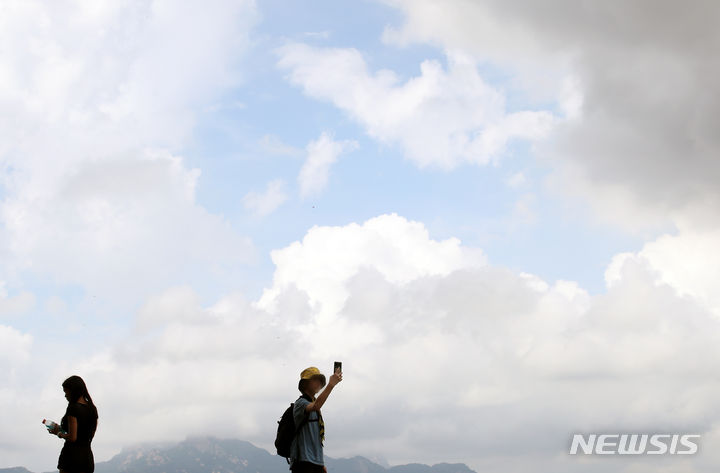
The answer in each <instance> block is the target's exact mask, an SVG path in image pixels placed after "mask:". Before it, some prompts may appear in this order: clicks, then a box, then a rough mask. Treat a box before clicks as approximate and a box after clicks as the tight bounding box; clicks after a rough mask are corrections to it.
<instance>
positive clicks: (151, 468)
mask: <svg viewBox="0 0 720 473" xmlns="http://www.w3.org/2000/svg"><path fill="white" fill-rule="evenodd" d="M325 465H326V466H327V468H328V471H329V472H331V471H334V472H342V473H476V472H475V471H473V470H471V469H470V468H469V467H468V466H467V465H465V464H464V463H436V464H434V465H425V464H422V463H408V464H404V465H395V466H390V467H385V466H383V465H380V464H378V463H376V462H373V461H372V460H369V459H368V458H366V457H363V456H360V455H356V456H354V457H350V458H332V457H328V456H325ZM237 472H241V473H286V472H289V469H288V465H287V462H286V461H285V459H283V458H282V457H279V456H278V455H275V454H274V453H271V452H268V451H267V450H265V449H263V448H260V447H256V446H255V445H253V444H252V443H250V442H248V441H246V440H240V439H220V438H216V437H207V436H206V437H190V438H187V439H185V440H183V441H181V442H178V443H157V444H155V443H153V444H140V445H135V446H132V447H127V448H123V449H122V450H121V451H120V453H118V454H117V455H115V456H114V457H112V458H111V459H109V460H107V461H104V462H97V463H96V464H95V473H237ZM0 473H33V472H31V471H29V470H28V469H27V468H24V467H20V466H19V467H12V468H0Z"/></svg>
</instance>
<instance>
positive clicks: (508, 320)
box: [0, 215, 720, 473]
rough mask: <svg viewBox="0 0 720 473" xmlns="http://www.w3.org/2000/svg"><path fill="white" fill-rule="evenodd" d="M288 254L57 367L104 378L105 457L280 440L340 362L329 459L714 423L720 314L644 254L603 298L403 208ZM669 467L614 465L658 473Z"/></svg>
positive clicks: (549, 454) (322, 232) (549, 467)
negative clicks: (304, 389) (140, 447)
mask: <svg viewBox="0 0 720 473" xmlns="http://www.w3.org/2000/svg"><path fill="white" fill-rule="evenodd" d="M666 249H667V251H675V248H674V247H670V246H668V247H666ZM272 257H273V261H274V262H275V264H276V272H275V276H274V281H273V285H272V286H271V287H269V288H268V290H267V291H266V292H265V294H264V295H263V296H262V298H261V299H260V300H259V301H257V302H255V303H253V302H251V301H246V300H245V299H244V298H243V297H241V296H240V295H237V294H230V295H228V296H226V297H223V298H221V299H220V300H219V301H217V302H216V303H213V304H207V303H203V302H201V301H200V298H199V297H198V295H197V294H196V293H195V292H194V291H193V290H192V289H190V288H188V287H177V288H172V289H169V290H167V291H164V292H162V293H159V294H157V295H156V296H154V297H152V298H150V299H149V300H148V301H147V303H146V304H145V305H144V306H143V307H142V308H141V309H140V310H139V311H138V313H137V325H136V330H135V331H134V332H133V333H131V334H128V335H127V337H126V339H124V340H120V341H119V342H118V343H115V344H113V345H111V346H108V347H106V348H105V349H104V350H102V351H101V352H99V353H96V354H95V355H91V356H87V357H85V358H84V359H82V360H75V361H72V362H55V363H52V364H50V365H48V366H46V367H45V370H46V371H47V370H49V371H52V372H53V375H52V376H53V378H52V379H55V378H58V379H60V378H61V373H67V372H79V373H83V375H84V376H85V378H86V380H87V381H88V384H89V386H90V388H91V392H92V393H93V396H94V397H95V399H96V400H97V401H98V404H99V406H100V408H101V412H102V415H103V425H106V426H108V425H109V426H112V428H106V429H103V431H102V434H101V435H98V439H97V442H96V444H94V445H95V447H96V458H97V459H98V460H100V459H104V458H107V457H108V456H109V455H110V454H112V453H114V452H116V451H117V450H118V449H119V447H120V446H122V445H125V444H126V443H127V435H126V432H127V431H129V430H132V431H133V432H135V433H136V434H135V437H134V438H133V440H134V441H144V440H153V441H159V440H178V439H181V438H183V437H185V436H186V435H189V434H213V435H219V436H234V437H240V438H245V439H248V440H250V441H252V442H255V443H256V444H259V445H261V446H263V447H265V448H268V449H270V448H271V447H272V446H271V440H272V438H273V434H274V430H273V429H274V427H275V425H276V424H275V421H276V419H277V416H278V415H279V414H280V413H281V412H282V409H284V406H285V405H286V403H287V402H289V401H291V400H292V399H293V397H294V395H295V394H294V393H295V392H296V390H295V386H296V380H297V376H298V374H299V371H300V370H302V369H303V368H304V367H306V366H307V365H311V364H312V365H317V366H320V367H321V368H322V369H323V370H324V371H328V370H329V369H330V367H331V366H332V361H333V360H334V359H340V360H342V361H343V362H344V363H343V365H344V369H345V379H344V381H343V382H342V384H341V385H340V386H339V387H338V388H337V390H336V391H335V392H333V394H332V397H331V398H330V400H329V401H328V403H327V404H326V406H325V407H324V408H323V409H324V410H323V412H324V415H325V418H326V422H327V433H328V437H327V439H328V443H327V444H326V447H327V448H326V453H327V454H328V455H331V456H344V455H355V454H365V453H368V452H369V453H370V454H375V455H382V456H384V457H386V458H387V459H388V461H390V462H391V463H393V464H395V463H400V462H408V461H421V462H428V463H433V462H438V461H451V462H454V461H462V462H467V463H469V464H470V466H471V467H473V468H474V469H476V470H477V471H494V470H498V469H501V468H502V469H503V471H508V472H510V473H512V472H523V471H528V470H529V469H530V468H537V469H538V470H541V471H558V472H575V471H598V472H600V471H605V470H606V468H607V464H606V462H603V461H601V460H606V459H599V460H595V459H592V458H590V459H586V460H587V461H584V462H582V463H581V464H579V463H578V461H577V459H575V458H572V457H570V456H568V455H566V451H567V448H568V445H567V442H568V439H569V438H570V434H571V433H573V432H576V431H578V430H579V431H587V430H588V429H590V430H592V429H599V430H603V431H604V430H608V429H620V430H628V429H644V430H651V431H652V429H660V430H667V429H672V428H676V429H681V430H687V431H692V432H699V433H701V434H703V435H705V437H703V439H704V442H711V441H712V439H713V438H715V436H717V435H718V432H717V429H716V428H715V427H714V425H715V424H717V421H718V419H720V412H718V410H717V409H716V407H715V406H716V404H717V403H716V399H717V396H718V394H720V392H719V391H718V387H717V386H716V385H715V383H714V381H713V379H712V377H709V376H708V373H713V372H716V371H717V370H718V368H720V366H718V360H720V356H719V355H720V353H719V352H718V350H720V343H718V342H720V339H719V338H720V335H718V334H720V330H719V329H720V319H718V318H717V316H716V315H715V314H713V313H712V312H711V311H710V310H708V309H707V307H706V305H705V304H704V302H703V301H702V298H696V297H695V296H694V295H692V294H686V295H681V294H678V292H677V291H676V290H675V288H673V287H672V286H669V285H667V284H665V283H664V282H663V281H662V279H659V277H658V276H659V274H660V273H659V272H658V271H656V270H655V269H653V267H652V264H650V262H651V259H648V258H641V257H639V256H636V255H631V257H629V258H627V259H626V261H625V262H624V264H623V265H622V266H621V267H620V268H619V269H618V271H616V274H615V277H614V282H613V283H612V284H611V285H610V286H609V288H608V291H607V292H606V293H605V294H601V295H598V296H590V295H589V294H588V293H587V291H585V290H584V289H583V288H582V287H580V286H579V285H578V284H577V283H575V282H573V281H562V280H559V281H554V282H546V281H543V280H541V279H540V278H538V277H537V276H534V275H531V274H527V273H519V274H518V273H515V272H513V271H510V270H508V269H505V268H502V267H498V266H494V265H490V264H488V263H487V262H486V261H485V257H484V255H483V254H482V252H481V251H480V250H478V249H474V248H468V247H465V246H463V245H462V244H461V243H460V242H459V241H458V240H456V239H448V240H444V241H437V240H433V239H432V238H430V236H429V234H428V231H427V229H426V228H425V227H424V225H423V224H421V223H419V222H412V221H408V220H407V219H404V218H402V217H399V216H396V215H384V216H379V217H376V218H374V219H370V220H368V221H366V222H364V223H362V224H349V225H346V226H341V227H314V228H312V229H310V230H309V231H308V233H307V235H306V236H305V238H303V240H302V241H298V242H294V243H292V244H290V245H289V246H287V247H285V248H282V249H280V250H277V251H275V252H273V254H272ZM656 259H657V258H656ZM658 261H659V259H658ZM653 264H654V263H653ZM693 264H696V265H699V266H696V267H697V269H698V270H700V271H708V270H711V266H712V265H713V264H714V263H713V262H712V261H709V262H708V263H707V265H705V266H703V265H702V263H701V262H700V261H698V262H697V263H693ZM608 271H610V268H608ZM715 281H716V279H715ZM53 366H54V367H55V368H54V369H53V368H52V367H53ZM55 371H57V374H55ZM48 379H49V378H48ZM53 382H54V381H53ZM42 392H43V396H44V397H43V398H42V399H43V400H42V402H41V403H40V404H41V405H42V406H45V408H46V409H48V412H53V411H52V409H51V407H52V406H53V402H54V401H52V399H55V397H57V398H58V400H57V403H58V406H57V407H56V409H60V407H61V403H60V401H61V399H59V397H60V396H61V393H59V391H58V390H57V389H56V387H55V385H54V384H52V383H51V385H49V386H48V387H47V389H46V390H45V391H42ZM33 396H37V394H31V393H30V396H29V397H28V399H33ZM8 399H9V400H8V403H7V404H8V405H17V402H19V401H18V400H17V399H16V398H15V397H12V399H10V398H8ZM628 399H630V400H632V402H628ZM35 403H36V404H37V403H38V401H35ZM238 404H241V405H242V406H243V408H242V409H239V410H238V408H237V406H238ZM439 405H441V406H443V408H442V409H437V406H439ZM128 411H131V412H133V413H134V415H133V416H132V417H128V416H127V415H126V413H127V412H128ZM13 412H15V411H13ZM18 412H20V411H18ZM12 415H13V416H16V415H18V414H15V413H13V414H12ZM14 419H15V418H14V417H13V418H12V419H10V421H13V420H14ZM16 420H17V421H18V422H19V421H20V419H16ZM480 420H481V421H480ZM380 424H381V425H384V426H385V428H383V429H381V430H380V431H379V430H378V429H377V425H380ZM713 429H715V430H713ZM22 435H23V436H30V435H33V433H32V431H28V432H27V433H25V432H24V431H23V434H22ZM24 438H25V437H21V438H20V439H21V440H23V439H24ZM28 438H29V437H28ZM4 442H5V440H3V441H2V442H0V443H4ZM8 442H10V440H9V439H8ZM8 444H9V443H8ZM703 445H710V443H703ZM3 453H5V451H3ZM11 454H12V455H13V457H12V458H19V457H17V454H16V453H11ZM3 458H5V456H4V457H3ZM8 458H10V457H8ZM673 460H674V459H672V458H663V459H658V461H657V463H653V464H652V465H648V464H647V463H643V462H644V459H643V460H639V461H632V460H627V461H625V462H623V463H622V464H617V465H616V466H615V469H616V471H618V472H621V473H630V472H633V473H644V472H650V471H653V472H654V471H657V469H658V468H659V467H664V466H668V465H672V463H671V462H672V461H673ZM717 461H718V458H717V455H715V453H714V452H712V449H710V448H705V449H704V450H703V454H702V455H700V456H697V457H695V458H691V459H688V463H687V464H685V466H686V467H687V468H685V470H684V471H691V472H710V471H714V470H713V468H714V466H713V465H715V464H717ZM703 465H710V466H703ZM48 467H49V466H48Z"/></svg>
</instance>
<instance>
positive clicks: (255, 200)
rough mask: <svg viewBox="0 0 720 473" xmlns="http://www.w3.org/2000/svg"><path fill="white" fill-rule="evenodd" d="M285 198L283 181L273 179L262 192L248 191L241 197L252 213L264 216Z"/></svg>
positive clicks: (271, 211)
mask: <svg viewBox="0 0 720 473" xmlns="http://www.w3.org/2000/svg"><path fill="white" fill-rule="evenodd" d="M286 200H287V194H286V192H285V181H283V180H282V179H274V180H272V181H270V182H268V183H267V185H266V186H265V190H264V191H263V192H256V191H250V192H248V193H247V194H245V196H244V197H243V199H242V203H243V206H245V208H246V209H248V210H249V211H251V212H252V213H253V214H255V215H257V216H259V217H264V216H266V215H269V214H271V213H273V212H274V211H275V210H276V209H277V208H278V207H280V206H281V205H282V204H283V203H284V202H285V201H286Z"/></svg>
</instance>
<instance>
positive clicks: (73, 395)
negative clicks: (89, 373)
mask: <svg viewBox="0 0 720 473" xmlns="http://www.w3.org/2000/svg"><path fill="white" fill-rule="evenodd" d="M62 387H63V389H67V390H68V392H69V393H70V401H69V402H71V403H72V402H77V400H78V399H79V398H80V397H82V398H83V399H85V401H87V402H88V404H90V406H91V407H92V408H93V411H95V417H96V418H97V416H98V413H97V407H95V404H94V403H93V400H92V398H91V397H90V393H89V392H88V390H87V386H85V381H83V379H82V378H81V377H80V376H70V377H69V378H68V379H66V380H65V381H63V383H62Z"/></svg>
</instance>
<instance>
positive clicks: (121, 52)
mask: <svg viewBox="0 0 720 473" xmlns="http://www.w3.org/2000/svg"><path fill="white" fill-rule="evenodd" d="M254 10H255V9H254V4H253V2H250V1H248V2H231V1H214V2H196V3H188V4H186V5H184V7H183V8H179V9H178V8H174V7H173V6H172V4H171V3H166V2H152V1H141V2H136V3H133V4H132V5H125V4H109V3H101V2H72V3H46V2H33V1H29V2H21V3H13V4H10V5H6V6H5V8H4V9H3V15H2V18H0V43H1V44H3V45H4V48H5V49H6V53H4V54H3V55H2V57H0V71H2V72H0V101H2V103H3V111H4V113H3V114H2V116H1V117H0V143H2V144H0V185H2V186H3V189H4V196H3V199H2V202H1V203H0V221H1V223H2V225H0V227H2V231H1V232H0V254H3V255H5V254H7V258H5V259H4V263H5V266H4V268H3V271H4V272H6V274H0V277H3V278H4V279H8V278H9V277H10V275H13V274H18V272H21V271H22V272H26V271H27V272H29V273H31V274H35V275H41V276H42V277H49V278H50V279H51V280H53V281H56V282H58V283H59V284H80V285H81V286H83V287H85V288H86V289H89V290H90V291H105V292H106V293H107V294H110V293H111V292H112V293H114V294H116V295H117V291H116V288H117V287H118V286H121V287H123V288H124V290H125V291H126V294H125V298H124V300H128V299H130V298H131V297H132V294H133V292H134V291H141V292H143V293H147V292H146V291H150V292H152V291H153V290H158V289H159V288H160V287H164V285H165V283H168V282H169V283H177V282H178V281H177V280H176V278H177V279H180V280H186V278H188V277H201V278H202V273H203V271H206V270H208V269H209V270H210V271H214V270H217V269H218V268H219V267H222V266H224V265H229V264H230V265H231V264H233V263H236V262H238V261H244V260H246V259H247V258H248V257H249V256H250V255H251V254H252V247H251V245H250V244H249V241H248V240H247V239H246V238H244V237H242V236H240V235H237V234H235V233H234V232H233V231H232V229H231V228H230V226H229V224H228V222H226V221H225V220H224V219H223V217H222V216H219V215H213V214H211V213H209V212H208V211H207V210H205V209H204V208H203V207H202V206H201V205H199V204H198V203H197V202H196V201H195V188H196V182H197V180H198V177H199V175H200V171H199V170H198V169H191V168H188V167H187V166H186V164H185V163H184V162H183V159H182V158H181V157H180V156H178V153H177V152H175V151H171V150H174V149H177V148H179V147H181V146H182V145H183V144H185V143H186V142H187V140H188V138H189V137H190V132H191V131H192V129H193V126H194V121H195V116H196V115H197V113H200V112H202V110H203V109H204V107H206V106H207V105H208V104H211V103H215V101H216V100H217V98H218V96H219V94H220V93H221V92H222V91H224V90H226V89H227V88H228V87H229V86H237V84H238V83H239V82H240V81H241V79H242V77H241V75H240V72H239V64H238V57H239V53H241V52H242V51H243V49H244V46H245V44H246V42H247V39H246V35H247V30H248V29H249V28H250V26H251V25H252V23H253V22H254V18H255V11H254ZM178 234H183V236H184V238H183V239H178V238H177V235H178ZM198 263H200V266H199V265H198ZM203 268H205V269H203ZM211 268H212V269H211ZM191 269H192V270H191ZM193 270H195V271H193ZM25 274H28V273H25Z"/></svg>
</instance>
